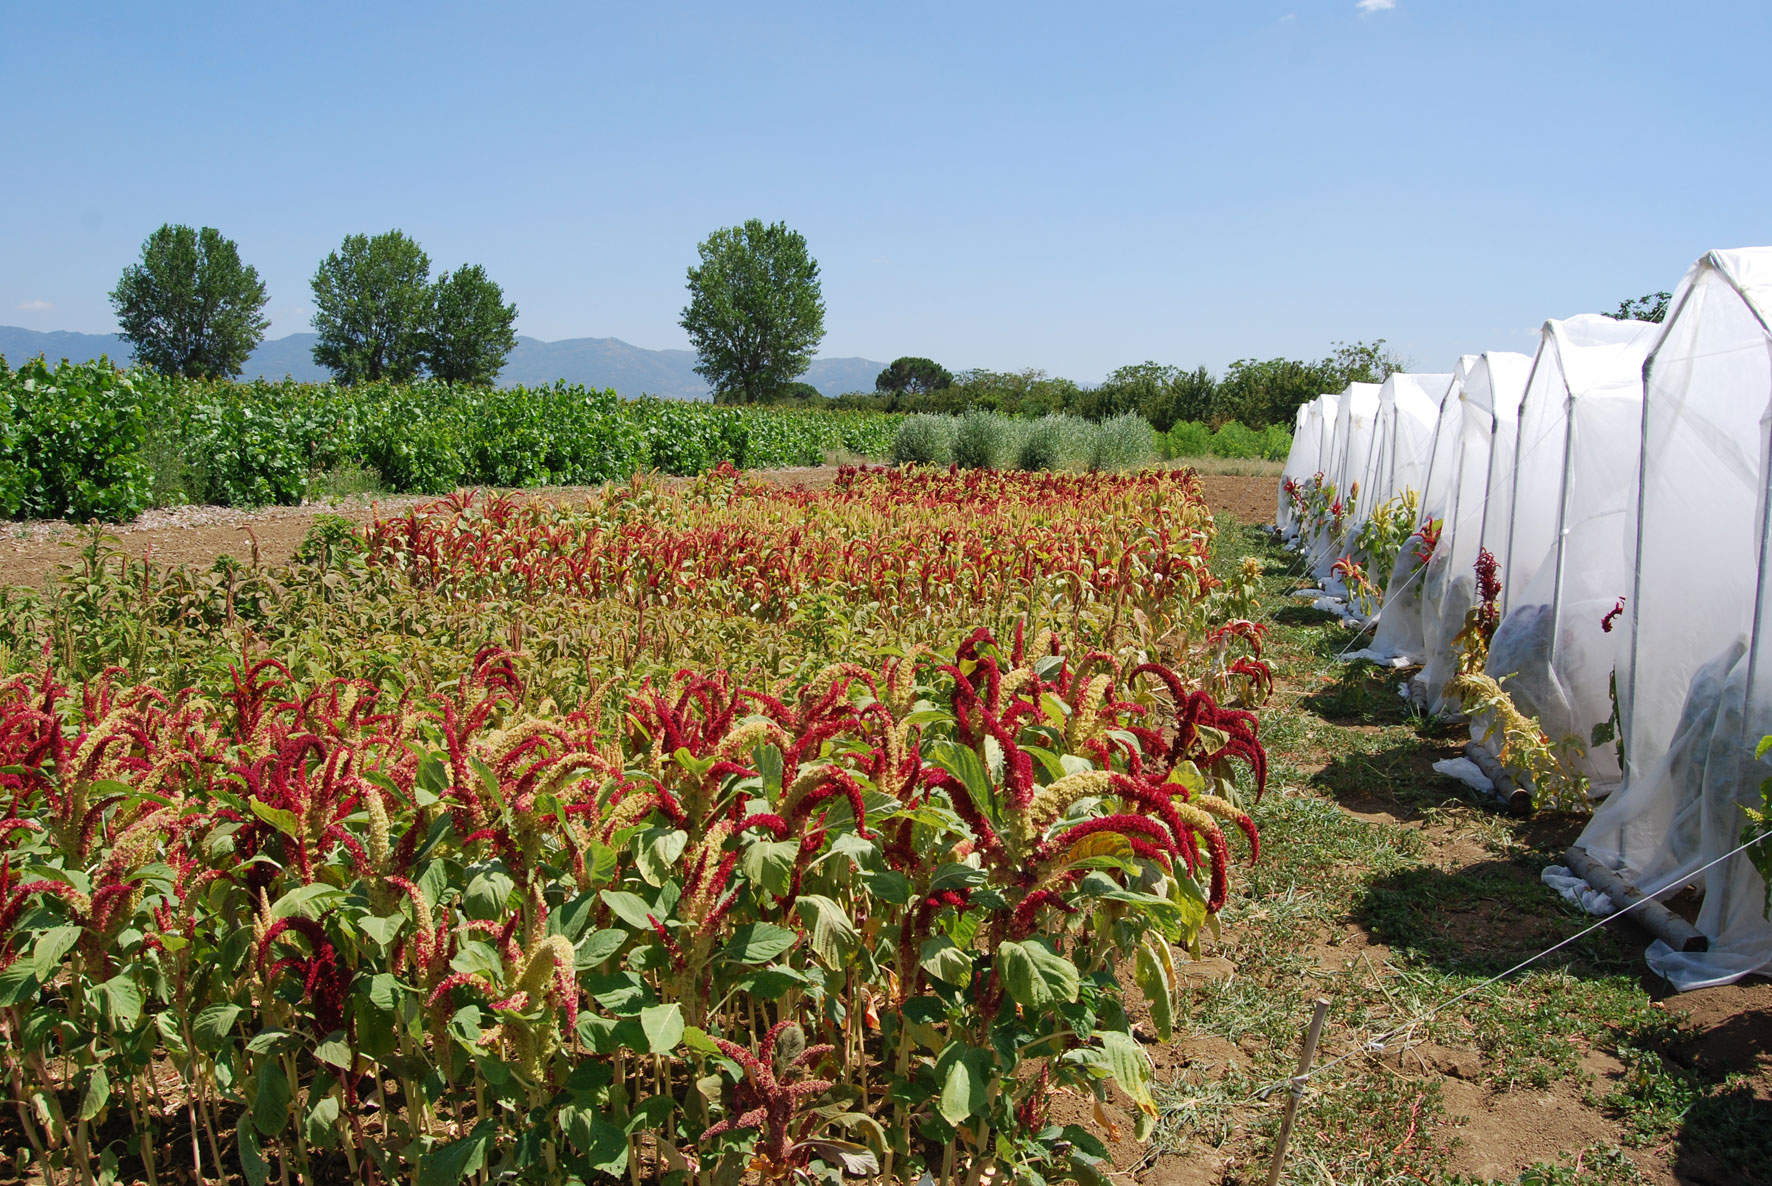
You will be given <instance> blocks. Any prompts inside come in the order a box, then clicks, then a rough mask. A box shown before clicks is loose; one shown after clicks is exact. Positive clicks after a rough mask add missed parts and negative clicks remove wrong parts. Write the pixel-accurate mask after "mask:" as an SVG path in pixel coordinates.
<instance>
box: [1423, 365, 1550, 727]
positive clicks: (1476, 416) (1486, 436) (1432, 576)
mask: <svg viewBox="0 0 1772 1186" xmlns="http://www.w3.org/2000/svg"><path fill="white" fill-rule="evenodd" d="M1531 372H1532V359H1531V358H1529V357H1528V356H1526V355H1524V354H1516V353H1514V352H1512V351H1508V350H1490V351H1488V352H1486V353H1484V354H1481V355H1479V356H1478V357H1477V360H1476V362H1475V363H1473V364H1472V365H1471V367H1470V369H1469V371H1468V372H1467V373H1466V374H1465V378H1464V383H1463V384H1462V385H1461V386H1459V388H1458V402H1459V406H1460V409H1461V414H1460V416H1459V419H1458V425H1457V430H1456V431H1457V434H1458V435H1457V439H1456V440H1455V441H1453V442H1452V443H1451V445H1450V452H1449V453H1448V454H1447V455H1445V458H1444V459H1445V461H1446V462H1447V464H1448V466H1449V469H1448V471H1447V480H1448V483H1449V484H1448V487H1447V493H1446V502H1445V513H1444V515H1443V516H1442V521H1441V527H1440V539H1439V543H1438V544H1437V545H1436V546H1435V548H1434V554H1433V558H1432V559H1431V560H1430V561H1429V562H1428V565H1427V572H1426V573H1425V574H1423V576H1422V577H1421V578H1420V580H1421V585H1422V589H1421V596H1422V603H1421V631H1422V654H1423V662H1422V670H1421V674H1420V675H1418V676H1416V677H1415V678H1416V688H1417V691H1418V694H1419V699H1420V700H1421V701H1422V703H1424V704H1426V705H1427V707H1428V709H1429V710H1430V711H1432V712H1434V713H1437V714H1445V713H1448V712H1450V711H1452V710H1454V709H1455V708H1456V706H1455V705H1451V704H1448V703H1447V702H1446V700H1445V687H1446V681H1447V680H1448V679H1449V678H1450V677H1451V675H1452V673H1453V671H1454V670H1455V667H1456V663H1457V656H1456V655H1455V653H1454V651H1453V642H1452V640H1453V639H1454V638H1455V637H1457V635H1458V633H1459V631H1461V630H1463V629H1464V617H1465V614H1466V613H1468V612H1469V611H1470V609H1471V608H1472V607H1473V606H1474V605H1476V603H1477V591H1476V589H1477V582H1476V574H1475V571H1474V566H1475V564H1476V560H1477V555H1478V553H1479V552H1480V551H1481V549H1482V546H1483V542H1482V532H1483V509H1484V506H1485V505H1486V502H1487V496H1488V490H1489V480H1490V477H1491V472H1492V471H1491V468H1490V465H1489V461H1490V452H1491V449H1492V448H1493V446H1494V443H1495V439H1496V434H1497V425H1498V424H1500V423H1503V422H1505V423H1507V424H1508V425H1510V427H1509V428H1508V429H1507V435H1506V437H1505V440H1506V441H1507V443H1508V444H1509V445H1511V444H1512V441H1513V436H1512V432H1513V430H1512V428H1511V425H1512V424H1513V422H1514V419H1515V417H1516V415H1517V414H1518V411H1519V406H1520V397H1521V396H1522V395H1524V394H1525V392H1526V380H1527V378H1528V377H1530V375H1531ZM1441 423H1442V430H1444V429H1445V428H1448V427H1451V425H1450V424H1448V423H1447V422H1446V421H1445V420H1444V418H1442V422H1441ZM1439 460H1441V458H1440V457H1439V456H1436V458H1435V461H1436V463H1437V462H1438V461H1439Z"/></svg>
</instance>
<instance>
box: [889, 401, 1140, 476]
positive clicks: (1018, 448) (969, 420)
mask: <svg viewBox="0 0 1772 1186" xmlns="http://www.w3.org/2000/svg"><path fill="white" fill-rule="evenodd" d="M1156 457H1157V434H1156V432H1155V431H1154V430H1153V429H1152V428H1151V426H1150V424H1149V422H1148V421H1146V420H1145V418H1144V417H1143V416H1140V415H1138V414H1137V413H1128V414H1126V415H1122V416H1113V417H1110V418H1109V419H1106V420H1102V421H1099V422H1097V421H1091V420H1085V419H1083V418H1082V417H1081V416H1071V415H1067V414H1065V413H1062V412H1055V413H1048V414H1047V415H1044V416H1038V417H1034V418H1031V419H1020V418H1017V417H1014V416H1005V415H1002V414H1001V413H998V412H981V411H972V412H967V413H966V414H964V415H962V416H941V415H936V414H934V413H929V412H919V413H916V414H915V415H911V416H907V417H905V419H904V421H903V423H901V424H900V425H899V426H898V432H897V435H896V436H894V437H893V440H892V460H893V461H894V462H897V463H898V464H901V465H907V464H922V465H958V466H960V467H961V468H962V469H1023V470H1041V469H1082V470H1119V469H1134V468H1137V467H1138V466H1141V465H1146V464H1149V463H1150V462H1152V461H1154V460H1156Z"/></svg>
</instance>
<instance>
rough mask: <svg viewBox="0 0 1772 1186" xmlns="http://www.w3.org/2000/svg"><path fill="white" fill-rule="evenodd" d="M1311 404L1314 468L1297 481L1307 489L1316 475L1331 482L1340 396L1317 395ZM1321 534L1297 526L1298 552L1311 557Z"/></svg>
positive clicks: (1305, 526)
mask: <svg viewBox="0 0 1772 1186" xmlns="http://www.w3.org/2000/svg"><path fill="white" fill-rule="evenodd" d="M1313 402H1314V404H1315V406H1316V408H1317V412H1316V415H1315V417H1314V423H1315V425H1316V435H1317V452H1316V458H1317V460H1316V468H1315V469H1313V470H1311V471H1310V472H1309V473H1307V474H1305V475H1304V476H1303V477H1302V478H1300V479H1299V482H1300V484H1301V485H1304V486H1307V487H1308V486H1309V485H1310V483H1311V481H1312V479H1314V478H1315V477H1316V475H1318V474H1322V475H1323V480H1324V481H1325V482H1327V481H1330V480H1331V479H1330V477H1329V466H1330V465H1331V464H1332V462H1333V458H1334V454H1335V420H1336V416H1337V415H1338V413H1339V412H1340V409H1341V396H1340V395H1339V394H1324V395H1319V396H1318V397H1317V398H1316V400H1315V401H1313ZM1321 534H1322V533H1321V531H1319V530H1316V529H1313V528H1312V526H1311V525H1310V524H1308V523H1300V524H1298V543H1297V547H1298V550H1299V551H1300V552H1302V553H1304V555H1305V556H1306V557H1307V558H1308V557H1310V556H1311V555H1313V554H1314V553H1315V551H1316V548H1317V541H1318V539H1319V537H1320V536H1321Z"/></svg>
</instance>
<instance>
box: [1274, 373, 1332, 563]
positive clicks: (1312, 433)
mask: <svg viewBox="0 0 1772 1186" xmlns="http://www.w3.org/2000/svg"><path fill="white" fill-rule="evenodd" d="M1322 415H1323V407H1322V397H1321V396H1319V397H1318V398H1317V399H1313V400H1311V401H1310V402H1308V403H1306V404H1305V405H1304V406H1303V407H1301V408H1299V409H1298V415H1297V416H1295V417H1294V418H1293V421H1292V448H1291V449H1290V450H1288V451H1287V453H1286V464H1285V466H1284V467H1283V468H1282V469H1281V470H1280V498H1279V505H1278V507H1277V508H1276V510H1275V512H1274V526H1276V527H1278V528H1279V529H1280V532H1281V534H1282V535H1285V536H1287V537H1291V536H1294V535H1297V534H1298V514H1297V509H1296V508H1295V507H1294V506H1293V502H1292V495H1291V493H1290V488H1291V487H1292V486H1293V485H1295V484H1297V483H1299V482H1304V481H1307V480H1309V478H1310V476H1311V475H1312V474H1314V473H1315V472H1316V471H1317V454H1318V451H1319V449H1320V448H1321V445H1322V441H1321V439H1320V435H1319V426H1320V424H1321V419H1322Z"/></svg>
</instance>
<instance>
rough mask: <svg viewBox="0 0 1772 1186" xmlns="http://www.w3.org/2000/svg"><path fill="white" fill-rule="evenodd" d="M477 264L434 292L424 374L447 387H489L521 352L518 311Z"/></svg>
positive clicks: (445, 277)
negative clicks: (513, 355)
mask: <svg viewBox="0 0 1772 1186" xmlns="http://www.w3.org/2000/svg"><path fill="white" fill-rule="evenodd" d="M504 295H505V294H504V289H502V288H500V287H499V286H498V285H497V284H495V283H493V282H492V280H491V279H489V278H488V277H487V275H486V269H484V268H482V267H481V266H480V265H479V264H465V265H463V266H462V267H461V268H459V269H457V270H456V271H454V272H444V273H443V274H442V275H441V276H438V277H437V282H436V283H435V284H433V285H432V286H431V314H430V327H429V330H428V332H427V333H426V336H425V369H426V370H428V371H429V372H430V373H431V377H432V378H434V379H440V380H442V381H443V382H445V383H469V384H477V385H479V386H487V387H489V386H491V385H492V382H493V380H495V379H497V378H498V372H499V371H500V370H501V369H503V367H504V364H505V358H506V356H508V355H509V354H510V352H511V351H512V350H514V349H516V347H517V334H516V331H515V330H514V329H513V328H512V327H513V326H514V325H515V324H516V322H517V306H516V305H514V304H512V305H507V304H505V303H504Z"/></svg>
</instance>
